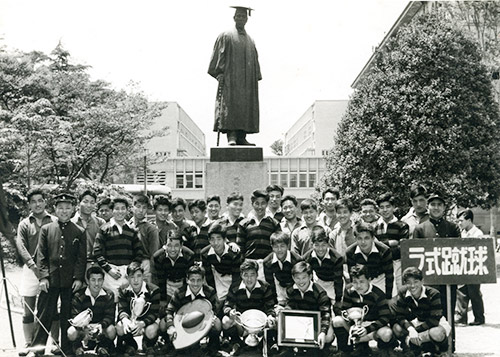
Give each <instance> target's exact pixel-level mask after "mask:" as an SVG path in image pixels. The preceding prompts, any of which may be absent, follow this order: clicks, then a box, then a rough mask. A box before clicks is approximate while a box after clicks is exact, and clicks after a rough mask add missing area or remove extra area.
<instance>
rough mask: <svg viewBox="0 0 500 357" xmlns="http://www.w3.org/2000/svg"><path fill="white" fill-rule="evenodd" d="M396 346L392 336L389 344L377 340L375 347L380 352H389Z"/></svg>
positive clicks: (379, 339)
mask: <svg viewBox="0 0 500 357" xmlns="http://www.w3.org/2000/svg"><path fill="white" fill-rule="evenodd" d="M397 345H398V341H397V339H396V338H395V337H394V336H392V337H391V339H390V341H389V342H384V341H383V340H382V339H381V338H377V346H378V348H379V349H381V350H391V349H394V348H395V347H396V346H397Z"/></svg>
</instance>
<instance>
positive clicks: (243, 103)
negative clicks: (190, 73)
mask: <svg viewBox="0 0 500 357" xmlns="http://www.w3.org/2000/svg"><path fill="white" fill-rule="evenodd" d="M234 8H235V9H236V12H235V14H234V17H233V19H234V22H235V24H236V26H235V28H233V29H232V30H229V31H226V32H223V33H221V34H220V35H219V37H218V38H217V40H216V42H215V46H214V51H213V53H212V58H211V60H210V67H209V68H208V73H209V74H210V75H211V76H212V77H214V78H216V79H217V81H218V82H219V89H218V91H217V99H216V103H215V125H214V131H216V132H221V133H226V134H227V141H228V144H229V145H254V144H251V143H249V142H248V141H247V140H246V135H247V134H253V133H258V132H259V89H258V81H260V80H261V79H262V76H261V74H260V66H259V60H258V56H257V49H256V48H255V43H254V42H253V40H252V38H250V36H248V34H247V33H246V31H245V24H246V23H247V20H248V16H249V15H250V13H251V11H252V9H249V8H246V7H234Z"/></svg>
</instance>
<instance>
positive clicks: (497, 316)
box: [0, 253, 500, 357]
mask: <svg viewBox="0 0 500 357" xmlns="http://www.w3.org/2000/svg"><path fill="white" fill-rule="evenodd" d="M496 259H497V264H498V265H497V276H498V277H500V254H498V253H497V257H496ZM6 275H7V282H8V290H9V295H10V296H11V300H10V301H11V305H12V306H11V307H12V309H13V310H14V312H13V314H12V318H13V322H14V334H15V339H16V344H17V346H23V345H24V338H23V332H22V321H21V316H22V314H21V306H22V305H21V300H20V298H19V296H18V294H17V293H16V291H15V290H16V289H15V288H14V287H15V286H16V285H17V284H18V283H19V282H20V279H21V270H20V269H19V268H13V267H7V273H6ZM481 291H482V293H483V296H484V305H485V311H486V314H485V315H486V324H485V325H483V326H477V327H471V326H468V327H457V328H456V333H457V342H456V345H457V346H456V349H457V353H456V354H455V356H460V357H477V356H499V357H500V304H499V296H500V284H499V283H497V284H485V285H482V287H481ZM0 292H1V295H0V357H7V356H9V357H10V356H12V357H13V356H17V353H16V350H15V348H13V344H12V338H11V334H10V327H9V320H8V314H7V311H6V308H5V298H4V297H5V294H4V293H3V281H2V287H1V288H0ZM469 314H470V315H469V321H472V320H473V317H472V312H469ZM242 355H243V356H259V355H260V353H259V352H258V351H253V352H251V351H248V352H246V353H244V354H242Z"/></svg>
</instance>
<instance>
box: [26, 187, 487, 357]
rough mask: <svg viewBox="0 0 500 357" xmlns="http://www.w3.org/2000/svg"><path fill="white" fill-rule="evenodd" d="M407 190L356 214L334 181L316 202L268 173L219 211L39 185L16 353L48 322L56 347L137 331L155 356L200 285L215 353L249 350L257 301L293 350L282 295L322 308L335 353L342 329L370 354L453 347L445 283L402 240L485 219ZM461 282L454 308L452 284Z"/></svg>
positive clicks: (126, 346)
mask: <svg viewBox="0 0 500 357" xmlns="http://www.w3.org/2000/svg"><path fill="white" fill-rule="evenodd" d="M410 197H411V201H412V207H411V209H410V211H409V212H408V214H407V215H406V216H404V217H403V218H402V220H399V219H398V218H397V217H396V216H395V215H394V212H395V209H396V206H395V203H394V202H395V201H394V197H392V195H391V194H390V193H386V194H383V195H381V196H379V197H377V199H376V200H372V199H364V200H362V201H361V202H360V208H361V210H360V214H359V219H358V220H356V221H355V220H354V218H353V205H352V203H351V202H350V200H348V199H346V198H341V197H340V194H339V192H338V191H337V190H335V189H331V188H329V189H327V190H325V191H324V192H322V195H321V201H320V203H318V202H317V201H316V200H314V199H305V200H303V201H302V202H300V203H299V202H298V201H297V199H296V198H295V197H294V196H292V195H284V190H283V188H282V187H280V186H278V185H270V186H268V187H267V188H266V190H255V191H254V192H253V193H252V196H251V197H250V200H251V205H252V210H251V211H250V212H249V213H248V214H247V215H246V216H245V215H243V213H242V209H243V202H244V197H243V196H242V195H241V194H239V193H236V192H235V193H232V194H231V195H229V196H228V197H227V198H226V205H227V210H226V212H224V213H223V214H221V211H222V202H221V198H220V197H219V196H211V197H208V198H207V200H195V201H192V202H189V203H187V202H186V201H185V200H184V199H182V198H173V199H172V198H170V197H166V196H157V197H156V198H155V199H154V203H153V207H152V208H153V211H154V219H153V220H152V221H150V220H148V211H149V210H151V207H150V199H149V198H148V197H147V196H146V195H142V194H140V195H136V196H134V197H133V202H132V205H131V206H130V203H129V201H128V199H126V198H123V197H116V198H113V199H109V198H104V199H102V200H100V201H99V202H98V201H97V198H98V197H97V195H96V194H95V193H94V192H93V191H91V190H85V191H84V192H82V193H81V194H80V195H79V197H78V199H77V198H75V197H74V196H72V195H70V194H59V195H57V196H55V197H53V202H54V216H53V215H51V214H49V213H48V212H47V202H48V198H47V196H46V194H45V193H44V192H42V191H41V190H36V189H35V190H32V191H30V192H29V193H28V202H29V206H30V209H31V213H30V215H29V216H28V217H27V218H25V219H24V220H22V221H21V222H20V224H19V228H18V240H17V243H18V249H19V252H20V254H21V256H22V258H23V261H24V263H25V264H24V267H23V283H22V287H21V295H22V296H23V298H24V302H25V312H24V316H23V329H24V333H25V339H26V343H27V346H26V347H27V349H26V350H23V351H22V352H21V353H20V355H26V354H28V355H30V356H35V355H37V354H38V353H41V351H40V350H39V349H36V347H37V346H42V347H43V348H44V347H45V344H46V342H47V338H48V334H49V333H50V334H51V335H52V339H53V340H55V341H59V340H60V349H59V350H57V349H56V350H55V351H53V352H54V353H60V352H61V350H62V352H64V354H66V355H77V356H81V355H83V354H84V352H85V350H86V349H87V348H94V349H95V351H96V353H97V354H98V355H99V356H109V355H120V356H122V355H123V356H131V355H134V354H135V353H136V351H137V349H138V345H137V342H136V339H135V337H138V336H142V350H143V351H144V352H145V353H146V355H148V356H153V355H155V353H158V351H172V350H173V349H174V345H175V344H174V343H173V342H174V341H175V340H176V339H177V338H179V337H178V336H179V335H180V331H177V329H176V327H175V324H174V318H175V316H176V314H177V311H179V309H180V308H181V307H182V306H184V305H186V304H187V303H189V302H192V301H194V300H196V299H206V300H208V301H210V303H211V306H212V309H213V316H214V318H213V320H212V322H211V323H212V326H211V330H210V332H209V333H208V335H207V336H208V337H207V338H206V339H207V344H206V345H204V351H205V352H206V353H207V354H208V355H217V354H218V353H219V352H218V351H219V350H220V348H221V346H222V347H228V350H229V351H230V354H231V355H238V354H239V353H240V350H241V348H242V347H243V346H244V342H243V340H242V338H243V337H245V336H246V335H247V333H248V331H245V329H244V328H242V324H241V321H240V316H241V313H243V312H245V311H247V310H250V309H257V310H260V311H262V312H263V313H265V314H266V316H267V326H268V327H269V333H268V338H267V343H268V344H269V346H268V347H269V348H268V351H269V353H270V354H281V355H293V354H294V353H297V350H294V349H291V348H283V347H278V346H277V344H276V326H277V316H278V314H279V312H280V311H281V310H283V309H297V310H312V311H320V312H321V329H320V331H319V334H318V337H317V342H318V349H314V350H313V351H312V352H313V353H316V354H318V353H319V354H320V355H328V353H329V351H330V348H329V346H330V345H331V344H332V342H333V341H334V340H335V339H336V345H337V348H338V353H339V354H340V355H341V356H350V355H357V356H368V355H370V353H371V349H370V347H369V344H368V343H369V341H370V340H375V341H376V342H377V345H378V349H379V350H380V351H381V352H382V353H386V354H387V355H391V354H392V353H393V352H394V349H395V348H401V349H403V351H405V353H408V354H409V355H419V354H426V355H432V354H440V353H446V351H447V349H448V342H447V341H448V340H447V336H448V335H449V334H450V332H451V330H452V328H453V321H450V323H448V322H447V321H446V319H445V318H444V317H443V311H444V312H445V311H446V289H445V288H444V286H434V287H430V286H423V284H422V278H423V277H422V272H421V271H419V270H418V269H416V268H408V269H406V270H405V271H404V272H401V260H400V259H401V254H400V248H399V247H400V241H401V240H402V239H408V238H432V237H442V238H445V237H460V236H461V234H462V235H463V236H467V237H471V236H473V235H474V234H475V235H476V236H477V235H479V233H480V231H479V230H478V228H477V227H475V226H474V224H473V223H472V221H473V214H472V212H471V211H470V210H466V211H464V212H461V213H460V214H459V222H460V225H461V226H462V228H463V231H462V232H461V230H460V228H459V226H458V225H457V224H455V223H453V222H451V221H448V220H447V219H446V216H445V212H446V203H445V199H444V197H443V196H442V195H441V194H439V193H436V192H435V193H431V194H430V195H429V194H428V193H427V191H426V189H425V188H424V187H423V186H415V187H413V188H412V189H411V193H410ZM187 212H189V214H190V217H191V219H192V220H189V219H187V217H186V216H187ZM299 212H300V214H299ZM462 290H463V291H464V292H465V293H466V295H467V296H469V297H470V299H471V300H472V303H473V310H474V315H475V321H474V324H481V323H484V311H483V310H484V309H483V307H482V299H479V300H481V301H480V304H481V307H480V308H479V307H477V304H478V296H479V298H480V294H481V293H480V290H479V286H466V287H464V288H462ZM451 291H452V304H453V310H454V307H455V306H454V305H455V301H456V300H455V299H456V291H457V290H456V286H455V287H452V290H451ZM37 296H38V302H37V304H36V309H35V302H36V299H37ZM463 300H464V301H465V316H466V314H467V304H468V301H467V300H466V299H463ZM58 301H60V306H59V307H58ZM462 305H464V304H462ZM137 306H139V310H140V311H139V312H138V311H136V310H137ZM364 306H367V307H368V310H367V311H368V312H367V313H366V315H365V316H364V320H363V322H362V323H361V324H360V325H359V326H358V325H356V326H354V327H353V326H352V323H350V322H349V321H346V319H344V318H343V315H342V311H343V310H347V309H349V308H353V307H359V308H363V307H364ZM35 310H36V316H35V315H34V313H35ZM88 311H91V313H90V314H87V315H88V324H87V325H86V326H85V327H82V326H81V324H80V322H81V320H82V318H81V317H82V316H84V315H85V314H86V313H87V312H88ZM462 311H464V310H463V307H462ZM35 317H36V319H35ZM35 320H36V321H35ZM58 323H59V324H60V331H61V333H60V339H59V337H58V333H57V330H59V325H58ZM191 348H192V347H191ZM195 348H198V349H199V344H198V345H196V347H195ZM184 352H185V351H184ZM184 352H183V353H184Z"/></svg>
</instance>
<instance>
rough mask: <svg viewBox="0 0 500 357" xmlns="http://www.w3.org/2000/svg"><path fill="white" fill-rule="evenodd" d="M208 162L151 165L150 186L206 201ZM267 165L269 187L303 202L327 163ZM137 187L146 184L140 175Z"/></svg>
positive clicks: (287, 160) (282, 160)
mask: <svg viewBox="0 0 500 357" xmlns="http://www.w3.org/2000/svg"><path fill="white" fill-rule="evenodd" d="M209 160H210V159H209V158H208V157H177V158H171V159H169V160H166V161H164V162H162V163H157V164H152V165H148V184H163V185H167V186H169V187H170V188H171V189H172V196H180V197H183V198H185V199H187V200H194V199H200V198H205V197H206V193H205V192H206V191H205V190H206V176H205V170H206V164H207V162H209ZM264 162H267V168H268V171H267V180H268V183H269V184H271V183H273V184H279V185H281V186H283V187H284V188H285V192H286V194H292V195H295V196H296V197H297V198H298V199H301V200H302V199H305V198H308V197H310V196H311V194H312V193H313V192H314V189H315V186H316V184H317V183H318V181H319V179H320V178H321V177H322V176H323V174H324V172H325V160H324V159H323V158H321V157H280V156H274V157H266V158H264ZM230 164H231V163H228V165H230ZM134 183H137V184H143V183H144V175H143V174H139V173H138V174H137V176H136V180H135V182H134ZM256 188H258V187H256ZM260 188H262V189H264V188H265V187H260ZM222 199H223V200H224V199H225V198H224V197H223V198H222Z"/></svg>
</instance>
